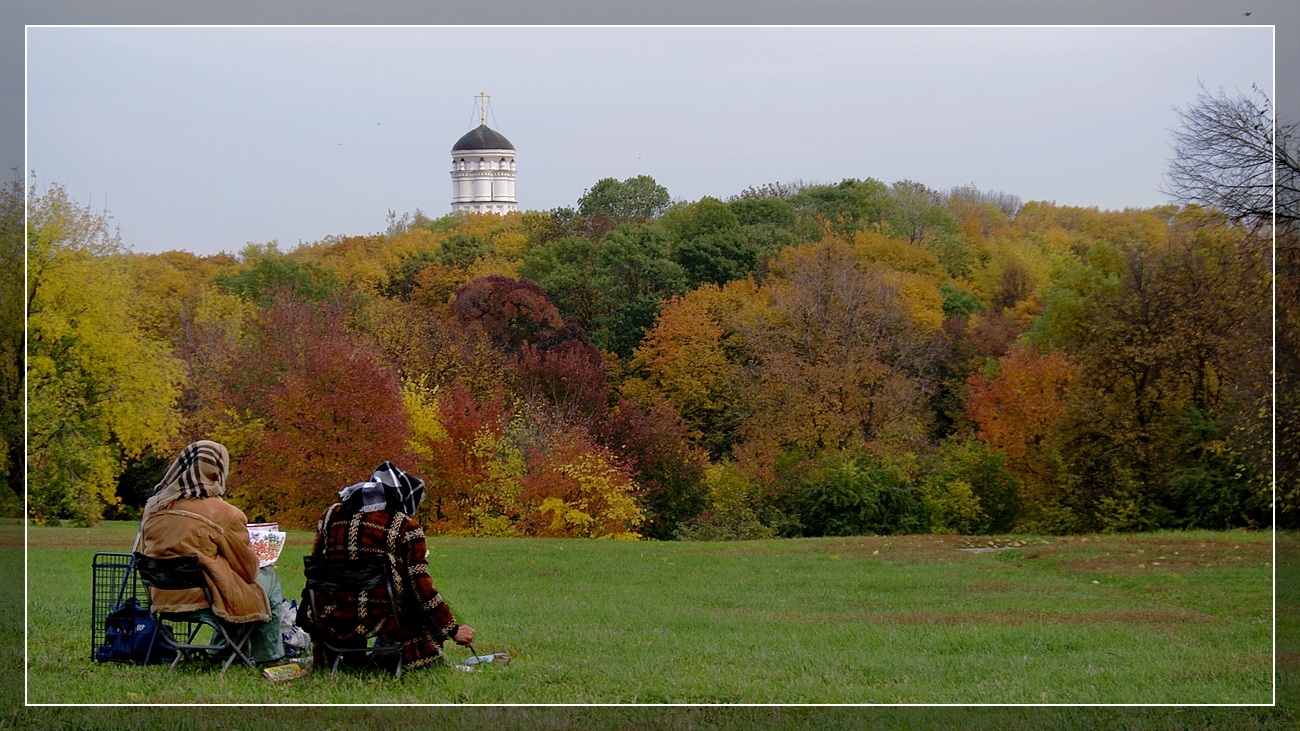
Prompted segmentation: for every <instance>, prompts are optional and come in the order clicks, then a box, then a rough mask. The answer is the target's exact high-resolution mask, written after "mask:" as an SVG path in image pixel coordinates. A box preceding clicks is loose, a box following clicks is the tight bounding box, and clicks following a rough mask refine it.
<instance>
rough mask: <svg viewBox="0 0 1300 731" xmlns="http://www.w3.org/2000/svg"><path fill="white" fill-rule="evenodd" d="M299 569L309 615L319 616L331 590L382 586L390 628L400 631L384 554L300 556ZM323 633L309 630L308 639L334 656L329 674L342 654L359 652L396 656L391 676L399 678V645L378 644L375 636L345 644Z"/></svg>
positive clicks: (335, 669) (365, 589)
mask: <svg viewBox="0 0 1300 731" xmlns="http://www.w3.org/2000/svg"><path fill="white" fill-rule="evenodd" d="M302 563H303V572H304V573H305V574H306V576H307V586H306V588H305V589H304V590H303V593H304V594H306V595H307V601H308V602H309V603H310V606H311V612H312V616H313V617H316V618H317V621H319V620H320V618H321V611H322V609H324V608H326V607H328V605H329V604H331V603H332V602H331V600H330V595H331V594H333V593H335V592H346V593H349V594H358V593H361V592H372V591H375V590H376V589H379V588H381V587H382V588H384V589H386V590H387V592H388V597H389V606H390V607H392V619H393V626H394V629H396V630H397V631H398V633H399V634H400V632H401V625H400V624H399V622H398V619H397V615H398V614H399V612H398V611H397V607H396V601H397V594H396V593H395V592H394V591H393V582H392V574H391V573H390V571H389V562H388V557H387V556H385V555H384V554H371V555H366V556H361V557H360V558H356V559H329V558H324V557H322V556H315V555H307V556H303V559H302ZM325 635H326V633H325V632H323V631H320V630H317V631H315V632H313V633H312V638H311V639H312V642H318V643H320V645H321V646H322V647H324V648H325V650H326V651H327V652H328V653H332V654H333V655H334V662H333V663H332V664H331V666H330V674H331V675H333V674H335V673H337V672H338V669H339V661H341V660H342V659H343V656H344V655H361V654H369V655H370V656H371V657H375V656H379V655H392V654H396V655H397V668H396V670H395V671H394V676H395V677H398V678H400V677H402V645H401V643H397V644H392V645H388V644H382V643H380V641H379V639H378V638H374V643H373V644H371V642H370V640H371V639H372V638H370V637H367V638H365V639H364V640H363V641H362V643H361V645H360V646H356V645H351V646H349V645H346V644H343V643H342V642H340V641H338V640H337V638H333V637H327V636H325Z"/></svg>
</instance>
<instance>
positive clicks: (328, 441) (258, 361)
mask: <svg viewBox="0 0 1300 731" xmlns="http://www.w3.org/2000/svg"><path fill="white" fill-rule="evenodd" d="M345 320H346V310H345V307H344V304H343V303H342V302H341V301H339V300H328V301H326V302H322V303H310V302H305V301H302V300H299V299H294V298H292V297H291V296H288V295H283V294H282V295H278V296H276V297H274V298H273V299H272V300H271V302H270V303H269V305H268V307H267V308H266V309H265V310H262V311H261V312H260V313H259V314H258V316H257V317H256V318H255V319H254V320H253V322H252V323H251V327H250V332H249V333H248V334H247V338H246V340H245V342H244V343H243V344H242V346H241V347H240V349H239V351H238V355H237V357H236V358H234V359H233V360H232V361H230V363H229V365H228V370H227V372H226V377H225V378H224V379H223V380H224V384H223V386H224V387H223V389H222V391H223V401H224V402H225V405H226V409H225V410H226V411H227V413H228V414H232V415H233V416H234V417H235V418H237V419H242V420H243V421H244V425H245V426H244V428H243V430H242V433H244V434H246V435H250V436H249V439H248V442H247V443H246V444H243V445H233V446H236V447H237V449H236V450H235V451H234V453H233V454H232V458H233V459H234V465H233V466H232V470H231V482H230V485H231V496H232V499H234V500H235V501H236V502H237V503H239V504H240V505H241V506H242V507H243V508H244V510H245V512H246V513H247V514H248V517H249V519H250V520H277V521H279V522H280V523H281V524H283V525H284V526H286V527H290V528H310V527H312V526H313V525H314V523H315V521H316V519H317V518H318V517H319V516H320V513H321V511H322V510H324V508H325V507H326V506H327V505H329V504H330V503H331V502H332V501H334V500H335V499H336V496H335V493H336V492H337V491H338V490H339V489H340V488H342V487H345V486H347V485H349V484H351V483H354V482H357V481H359V480H362V479H365V478H366V477H367V476H368V475H369V474H370V471H371V470H372V469H373V468H374V467H375V465H377V464H379V463H380V462H382V461H383V460H385V459H393V460H399V461H405V460H406V459H407V458H406V455H405V442H406V439H407V437H408V436H409V434H410V426H409V423H408V420H407V416H406V410H405V408H404V406H403V404H402V396H401V385H400V383H399V381H398V377H397V374H396V373H395V372H394V371H393V369H392V368H391V367H390V366H389V365H388V364H387V363H386V362H384V360H383V359H382V358H381V357H380V356H379V354H378V353H377V352H376V350H375V349H374V348H372V347H371V346H370V344H369V343H367V342H365V341H364V340H363V339H362V338H361V337H360V336H358V335H357V334H355V333H353V332H352V331H350V330H349V329H348V328H347V326H346V324H345Z"/></svg>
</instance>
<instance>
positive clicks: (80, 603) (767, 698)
mask: <svg viewBox="0 0 1300 731" xmlns="http://www.w3.org/2000/svg"><path fill="white" fill-rule="evenodd" d="M133 536H134V525H133V524H123V523H106V524H103V525H101V526H99V527H96V528H93V529H81V528H67V527H65V528H36V527H33V528H30V529H29V532H28V542H27V547H28V552H27V560H28V574H27V580H28V581H27V601H28V604H27V612H28V614H27V648H28V652H29V658H28V659H29V663H28V672H27V702H28V703H33V704H88V703H91V704H150V705H156V704H190V703H238V704H282V703H283V704H407V703H433V704H441V703H456V704H462V703H486V704H495V703H524V704H545V703H580V704H585V703H616V704H631V703H692V704H694V703H701V704H711V703H723V704H736V703H763V704H766V703H818V704H825V703H855V704H856V703H866V704H895V703H902V704H917V703H941V704H989V703H992V704H1003V703H1007V704H1058V703H1059V704H1093V703H1104V704H1148V703H1153V704H1257V703H1260V704H1262V703H1269V702H1271V700H1272V697H1273V696H1272V679H1273V657H1272V649H1273V644H1272V622H1273V615H1272V583H1271V581H1272V568H1271V562H1272V561H1273V547H1272V536H1271V535H1270V534H1268V533H1247V532H1229V533H1208V532H1197V533H1159V534H1143V535H1128V536H1088V537H1074V538H1053V539H1036V538H1035V539H1021V540H1020V542H1021V544H1022V545H1020V546H1016V547H1012V548H1011V549H1010V550H1003V551H993V552H987V553H971V552H966V551H961V550H958V549H959V548H960V547H963V546H968V545H976V544H974V543H972V542H970V541H967V540H966V539H961V538H956V537H937V536H907V537H862V538H843V539H802V540H787V541H780V540H776V541H756V542H741V543H649V542H644V543H622V542H604V541H574V540H569V541H564V540H542V539H531V540H528V539H525V540H506V539H502V540H488V539H450V538H445V539H432V540H430V548H431V556H430V564H431V567H432V569H431V570H432V571H433V573H434V579H435V582H436V583H437V584H438V586H439V588H440V589H441V590H442V592H443V594H444V596H445V597H446V598H447V599H448V601H449V602H450V603H451V605H452V607H453V608H454V609H455V611H456V613H457V616H458V618H459V619H460V620H461V621H462V622H465V623H468V624H471V625H473V626H474V627H475V628H476V629H477V630H478V632H479V635H478V639H477V640H476V642H475V645H476V648H477V649H478V650H479V652H481V653H482V652H490V651H499V652H506V653H508V654H510V655H511V656H512V657H513V658H514V662H513V663H511V664H510V665H509V666H506V667H492V668H487V669H484V670H483V671H481V672H478V673H473V674H470V673H461V672H455V671H453V670H452V669H450V668H448V667H434V668H429V669H422V670H418V671H414V672H411V673H409V674H407V675H406V676H404V677H403V678H402V679H400V680H394V679H392V678H391V677H388V676H385V675H382V674H379V673H376V672H369V671H362V670H355V671H344V672H341V673H340V674H339V675H338V676H336V677H331V676H330V675H329V673H328V672H320V671H317V672H315V673H313V674H312V675H310V676H308V677H307V678H303V679H300V680H295V681H289V682H284V683H270V682H268V681H266V680H264V679H262V678H261V677H260V676H259V675H257V674H255V673H254V672H253V671H252V670H250V669H248V668H239V667H235V668H232V669H231V671H230V672H229V673H228V674H227V675H226V677H225V678H224V679H222V678H219V677H218V676H217V674H216V672H215V670H212V669H211V668H209V667H206V666H182V667H180V668H178V669H177V670H176V671H175V672H173V673H171V674H167V673H165V666H154V667H145V668H141V667H131V666H122V665H114V664H107V665H99V664H96V663H94V662H92V661H90V660H89V652H90V596H91V577H90V564H91V557H92V555H93V554H94V552H95V551H99V550H110V551H111V550H122V551H124V550H128V548H129V546H130V544H131V539H132V538H133ZM999 543H1001V544H1004V545H1005V544H1006V543H1007V539H1004V540H1002V541H999ZM309 545H310V534H307V533H291V534H290V540H289V545H288V547H287V548H286V549H285V553H284V555H283V556H282V558H281V560H280V563H279V573H280V577H281V579H282V581H283V583H284V585H285V593H286V596H297V594H298V593H299V591H300V590H301V588H302V573H301V565H302V555H303V554H304V553H305V552H306V551H307V550H308V548H309ZM1278 550H1279V551H1284V550H1291V551H1294V550H1295V537H1294V536H1293V535H1291V536H1288V535H1282V536H1279V547H1278ZM1292 621H1294V620H1292ZM447 653H448V656H449V658H450V659H451V660H452V661H457V660H459V659H461V658H463V657H464V656H465V655H466V654H467V652H466V651H465V650H463V649H461V648H458V647H455V646H451V645H449V646H448V650H447Z"/></svg>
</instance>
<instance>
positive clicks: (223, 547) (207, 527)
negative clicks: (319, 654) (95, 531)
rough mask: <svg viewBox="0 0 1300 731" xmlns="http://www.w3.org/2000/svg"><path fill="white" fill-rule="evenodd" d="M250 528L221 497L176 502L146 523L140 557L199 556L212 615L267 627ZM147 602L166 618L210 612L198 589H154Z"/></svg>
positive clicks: (266, 608)
mask: <svg viewBox="0 0 1300 731" xmlns="http://www.w3.org/2000/svg"><path fill="white" fill-rule="evenodd" d="M246 523H247V518H245V517H244V513H243V512H242V511H240V509H239V508H236V507H235V506H233V505H231V504H230V503H228V502H226V501H225V500H222V499H221V498H219V497H208V498H196V499H189V500H177V501H176V502H174V503H172V504H171V505H170V506H169V507H167V508H164V509H162V510H159V511H158V512H156V513H155V514H153V515H151V516H149V518H148V519H147V520H146V521H145V524H144V526H143V527H142V529H141V535H140V551H141V552H142V553H144V554H145V555H146V556H151V557H153V558H175V557H178V556H198V557H199V564H200V565H201V566H202V567H203V572H204V573H205V574H206V575H207V579H208V588H209V589H211V590H212V611H213V613H214V614H216V615H217V616H218V617H220V618H222V619H224V620H226V621H228V622H235V623H243V622H255V621H256V622H268V621H270V619H271V612H270V605H269V603H268V602H267V599H266V591H265V590H263V589H262V586H261V584H258V583H257V555H256V554H254V553H253V549H252V548H251V547H250V546H249V545H248V527H247V525H246ZM149 601H150V602H151V603H152V604H153V606H154V608H155V609H157V610H158V611H162V612H188V611H192V610H195V609H203V608H204V607H206V606H207V601H206V600H205V599H204V597H203V592H202V590H200V589H184V590H166V591H163V590H157V589H150V590H149Z"/></svg>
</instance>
